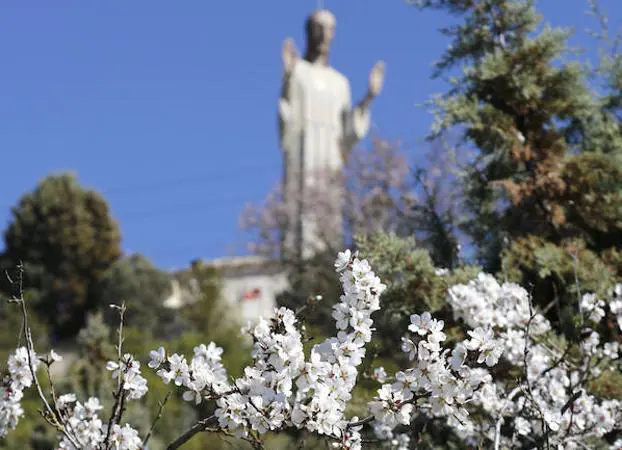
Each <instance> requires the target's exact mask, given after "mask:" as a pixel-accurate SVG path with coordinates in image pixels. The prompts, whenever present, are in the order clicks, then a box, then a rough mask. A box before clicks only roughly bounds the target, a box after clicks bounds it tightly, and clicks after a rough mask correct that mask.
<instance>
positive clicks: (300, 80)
mask: <svg viewBox="0 0 622 450" xmlns="http://www.w3.org/2000/svg"><path fill="white" fill-rule="evenodd" d="M335 27H336V20H335V17H334V16H333V14H332V13H331V12H329V11H327V10H323V9H322V10H317V11H315V12H314V13H313V14H311V15H310V16H309V17H308V18H307V21H306V24H305V31H306V38H307V48H306V53H305V56H304V58H302V59H301V58H299V57H298V52H297V50H296V47H295V45H294V42H293V40H292V39H286V40H285V41H284V43H283V49H282V62H283V80H282V91H281V96H280V99H279V137H280V146H281V149H282V150H283V152H284V159H285V161H284V167H285V173H284V183H283V184H284V196H285V204H286V208H287V210H288V224H287V226H286V228H285V229H284V230H283V238H284V249H283V250H284V253H287V252H289V256H293V255H292V252H294V254H295V256H297V257H302V258H305V259H306V258H308V257H311V256H312V255H313V254H314V253H315V252H316V251H318V250H321V249H325V248H327V243H326V242H325V241H326V239H322V238H320V235H319V230H320V229H321V228H324V229H325V228H327V227H332V228H335V229H334V236H333V237H332V238H331V239H334V240H337V242H334V244H335V246H338V247H339V246H341V245H342V244H339V242H338V239H341V240H342V241H343V237H342V230H341V227H342V223H341V207H340V205H341V201H342V198H341V197H342V195H341V194H340V189H338V188H335V187H334V186H333V188H332V189H331V190H332V192H327V193H326V195H327V196H329V197H331V203H332V205H333V209H334V213H333V217H325V218H323V219H322V224H321V225H322V226H321V227H320V224H319V223H318V220H317V217H314V214H313V211H310V210H309V209H312V208H313V205H312V204H311V205H309V204H308V203H309V202H308V201H306V200H305V197H306V194H307V193H308V192H310V191H311V190H314V189H316V190H317V188H319V187H322V186H321V184H322V181H321V179H323V178H325V177H326V176H327V175H330V174H331V173H333V174H338V173H340V172H341V169H342V168H343V165H344V161H345V160H346V158H347V157H348V154H349V152H350V151H351V150H352V148H353V147H354V145H356V144H357V143H358V142H359V141H360V140H361V139H363V138H364V137H365V136H366V135H367V133H368V131H369V126H370V111H369V107H370V104H371V102H372V100H373V99H374V98H375V97H376V96H377V95H378V94H379V93H380V91H381V90H382V86H383V83H384V72H385V66H384V63H383V62H382V61H379V62H377V63H376V64H375V65H374V66H373V68H372V70H371V73H370V75H369V88H368V91H367V94H366V95H365V96H364V97H363V99H362V100H361V101H360V102H359V103H358V104H357V105H356V106H354V107H353V106H352V102H351V93H350V83H349V81H348V79H347V78H346V77H345V76H344V75H342V74H341V73H340V72H338V71H337V70H335V69H334V68H333V67H331V66H330V64H329V53H330V46H331V43H332V41H333V38H334V36H335ZM315 216H317V214H315Z"/></svg>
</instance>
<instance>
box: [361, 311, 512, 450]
mask: <svg viewBox="0 0 622 450" xmlns="http://www.w3.org/2000/svg"><path fill="white" fill-rule="evenodd" d="M410 322H411V323H410V325H409V326H408V330H409V331H410V332H411V334H408V335H406V336H405V337H403V338H402V350H403V351H404V353H406V354H407V355H408V359H409V360H410V361H411V362H412V363H413V367H411V368H408V369H406V370H404V371H399V372H397V373H396V374H395V377H394V379H393V382H392V383H387V384H383V385H382V387H381V388H380V389H379V390H378V395H377V396H376V397H375V398H374V399H373V400H372V401H370V402H369V404H368V407H369V410H370V412H371V413H372V414H373V416H374V418H375V420H376V423H375V424H374V431H375V433H376V436H377V437H378V438H380V439H385V440H387V439H388V440H391V442H392V447H393V448H395V449H400V450H401V449H407V448H409V447H408V444H409V438H408V436H406V435H404V434H395V433H394V429H395V428H396V427H397V426H399V425H410V423H411V421H412V419H413V417H414V415H416V414H424V415H427V416H431V417H444V418H446V421H447V423H448V424H451V425H452V426H454V427H455V428H457V429H462V430H472V429H473V427H474V426H473V424H472V423H471V421H470V419H469V411H468V410H467V406H468V403H469V402H471V401H472V399H473V397H474V396H475V395H476V393H477V391H478V390H479V389H482V387H483V386H485V385H486V384H489V383H490V382H491V380H492V377H491V376H490V374H489V373H488V372H487V371H486V370H485V369H483V368H480V367H470V366H469V365H467V364H466V362H467V361H469V360H470V361H472V362H473V363H475V364H485V366H486V367H492V366H494V365H495V364H497V362H498V361H499V358H500V356H501V353H502V350H503V349H502V347H501V344H500V342H499V341H498V340H496V339H495V338H494V336H493V334H492V333H491V331H490V330H489V329H484V328H481V327H478V328H476V329H475V330H471V331H469V332H468V334H469V336H470V339H467V340H464V341H462V342H459V343H458V344H457V345H455V346H454V348H453V350H451V351H450V350H449V349H446V348H443V343H444V341H445V340H446V339H447V336H446V335H445V333H444V332H443V328H444V322H443V321H442V320H437V319H434V318H433V317H432V316H431V314H430V313H429V312H424V313H423V314H421V315H419V314H413V315H411V316H410ZM415 404H416V406H417V409H415ZM393 441H395V442H393Z"/></svg>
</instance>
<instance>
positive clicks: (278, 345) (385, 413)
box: [0, 250, 622, 450]
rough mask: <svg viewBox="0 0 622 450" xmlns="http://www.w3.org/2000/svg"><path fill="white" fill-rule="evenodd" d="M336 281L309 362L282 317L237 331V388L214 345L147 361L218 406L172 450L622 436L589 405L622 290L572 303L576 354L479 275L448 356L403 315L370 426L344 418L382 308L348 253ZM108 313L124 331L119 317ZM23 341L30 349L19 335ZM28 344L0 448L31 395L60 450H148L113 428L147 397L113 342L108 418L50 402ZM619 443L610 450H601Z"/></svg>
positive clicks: (378, 375)
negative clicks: (291, 434) (233, 441)
mask: <svg viewBox="0 0 622 450" xmlns="http://www.w3.org/2000/svg"><path fill="white" fill-rule="evenodd" d="M335 270H336V272H337V273H338V274H339V276H340V282H341V284H342V287H343V294H342V295H341V296H340V299H339V302H337V303H336V304H335V305H334V306H333V311H332V317H333V318H334V320H335V326H336V333H335V336H334V337H331V338H328V339H326V340H325V341H323V342H320V343H317V344H315V345H313V346H312V347H311V349H310V350H307V352H305V349H304V346H303V343H304V342H305V337H304V326H302V325H301V324H300V323H299V321H298V318H297V316H296V313H294V312H293V311H291V310H289V309H287V308H278V309H276V310H275V311H274V314H273V316H272V317H271V318H260V319H259V320H258V321H257V322H256V323H250V324H249V325H248V326H247V327H246V328H245V329H244V330H243V333H245V334H246V335H247V336H248V337H249V338H250V339H251V342H252V350H251V357H252V359H253V362H252V364H251V365H250V366H248V367H246V368H245V369H244V372H243V375H242V376H241V377H239V378H237V379H230V378H229V377H228V375H227V371H226V370H225V367H224V365H223V363H222V353H223V350H222V348H219V347H218V346H217V345H216V344H215V343H213V342H211V343H209V344H208V345H207V346H206V345H204V344H201V345H198V346H197V347H195V348H194V349H193V352H194V354H193V356H192V358H191V359H189V360H188V359H186V357H185V356H184V355H180V354H177V353H174V354H168V353H167V351H166V350H165V348H164V347H160V348H158V349H156V350H153V351H151V353H150V355H149V356H150V361H149V363H148V366H149V367H150V368H151V369H153V370H155V371H156V373H157V375H158V376H159V377H160V378H161V380H162V381H163V382H164V383H165V384H171V385H174V386H177V387H179V390H180V391H182V397H183V399H184V400H186V401H189V402H193V403H194V404H201V403H202V402H206V401H212V402H213V403H212V404H213V405H214V404H215V411H214V414H213V416H210V417H208V418H205V419H202V420H201V421H200V422H199V423H197V425H195V426H194V427H193V428H191V429H190V430H189V431H188V432H187V433H184V435H182V436H180V438H179V439H178V441H175V442H173V443H172V444H171V445H170V446H169V448H173V449H174V448H178V447H179V446H180V445H182V444H183V443H184V442H186V441H187V439H188V438H189V437H188V435H187V434H188V433H189V432H191V434H190V436H191V435H192V433H197V432H199V431H204V430H207V429H209V430H216V431H218V430H222V431H225V432H227V433H230V434H233V435H237V436H240V437H242V438H244V439H246V440H248V441H251V442H252V443H254V444H257V445H255V446H256V447H257V448H262V447H261V441H262V436H263V435H264V434H265V433H267V432H268V431H280V430H284V429H286V428H297V429H299V430H305V431H308V432H311V433H315V434H318V435H321V436H324V437H325V438H327V439H328V440H329V441H331V443H332V446H333V448H336V449H344V450H346V449H347V450H359V449H362V448H363V442H364V439H363V435H364V433H365V436H368V434H367V433H372V432H373V434H374V435H375V439H376V440H379V441H382V442H383V444H382V445H383V446H384V448H389V449H392V450H407V449H409V448H410V447H411V445H412V443H411V439H412V438H413V436H414V435H413V434H412V432H413V427H414V425H413V421H414V420H415V419H418V421H419V422H421V421H422V420H423V422H425V421H428V420H430V421H441V422H442V423H444V424H447V425H449V426H450V427H451V428H453V430H454V431H455V433H456V435H457V436H459V437H460V438H462V439H463V440H464V441H465V443H466V444H468V445H473V446H481V445H482V438H484V439H487V440H489V441H490V443H494V448H495V449H499V448H514V447H517V446H519V447H521V446H525V445H526V446H528V447H527V448H537V447H541V446H542V444H543V442H546V443H547V445H550V446H563V448H567V449H574V448H590V445H591V443H592V442H593V440H594V439H600V438H602V437H603V436H605V435H607V434H610V433H611V432H612V431H614V430H619V428H620V425H619V424H621V423H622V402H620V401H618V400H607V399H602V398H599V397H597V396H596V395H595V394H593V393H591V392H590V390H589V389H588V385H589V382H590V381H592V380H594V379H595V378H597V377H599V376H600V375H602V374H604V373H606V371H615V370H618V371H619V370H620V369H621V367H620V353H621V351H620V346H619V344H618V343H617V342H602V340H603V336H602V335H601V334H600V333H599V330H600V329H601V328H603V326H604V324H605V322H606V321H607V320H609V322H607V323H609V324H611V321H610V319H612V318H613V321H614V322H615V323H617V325H618V327H620V329H621V331H622V285H618V286H617V287H616V288H615V289H614V290H613V292H612V295H611V299H607V301H606V300H603V299H600V298H598V297H597V296H595V295H593V294H586V295H584V296H582V298H581V299H580V301H579V302H578V305H577V306H578V309H579V310H580V311H581V313H582V317H583V322H582V325H581V330H582V333H583V334H582V336H583V337H582V339H581V342H580V343H579V345H578V346H575V347H572V348H571V346H570V344H567V343H565V341H563V340H561V343H560V339H559V338H557V339H552V337H553V334H552V327H551V324H550V323H549V322H548V320H547V319H546V318H545V317H544V316H543V315H542V314H540V313H538V312H534V311H533V310H532V306H531V304H530V298H529V296H528V294H527V292H526V291H525V290H524V289H522V288H521V287H519V286H518V285H515V284H512V283H504V284H499V283H498V282H497V281H496V280H495V279H494V278H493V277H492V276H490V275H485V274H480V275H479V276H478V277H477V278H476V279H475V280H472V281H471V282H470V283H467V284H460V285H455V286H453V287H451V288H450V289H449V291H448V295H447V302H448V305H449V306H450V307H451V310H452V312H453V315H454V320H455V321H457V322H458V323H460V322H462V323H464V324H465V325H466V327H465V329H464V330H463V331H464V334H463V335H462V336H461V337H458V338H457V339H456V338H453V339H451V341H452V343H451V344H452V345H448V344H449V341H450V339H449V338H448V334H446V329H445V323H444V321H443V320H439V319H437V318H434V317H432V315H431V314H430V313H429V312H423V313H422V314H412V315H411V316H410V324H409V325H408V332H407V334H406V335H404V337H403V338H402V340H401V350H402V351H403V352H404V358H403V360H404V361H407V367H406V368H403V369H402V370H399V371H397V372H396V373H395V374H393V375H389V374H387V371H386V370H385V369H384V368H383V367H377V368H375V369H374V370H373V372H372V375H371V378H372V379H373V380H376V381H377V382H378V383H379V384H380V387H379V389H378V390H377V393H376V395H375V396H374V398H372V399H371V401H369V402H368V403H367V405H366V406H367V411H368V415H366V416H365V417H363V418H359V417H356V416H355V417H347V414H346V410H347V407H348V405H349V404H350V403H351V400H352V395H353V394H352V392H353V390H354V388H355V385H356V383H357V380H358V376H359V367H360V366H361V364H362V362H363V360H364V358H365V355H366V345H367V344H368V343H369V342H370V341H371V339H372V333H373V331H374V328H373V319H372V314H373V313H374V312H375V311H378V310H379V309H380V296H381V294H382V292H383V291H384V290H385V289H386V286H385V285H384V284H382V282H381V280H380V279H379V277H377V276H376V275H375V273H374V272H373V271H372V269H371V267H370V265H369V263H368V262H367V261H366V260H363V259H359V258H358V255H357V254H353V253H352V252H350V251H349V250H346V251H344V252H342V253H339V255H338V257H337V259H336V261H335ZM22 301H23V300H22ZM115 307H116V306H115ZM116 308H117V309H119V310H120V312H121V324H122V321H123V312H124V311H125V309H124V308H125V307H124V306H123V307H121V308H119V307H116ZM121 329H122V327H120V331H121ZM25 336H26V337H27V338H29V336H30V335H29V331H28V332H27V333H26V334H25ZM27 341H28V346H26V347H20V348H18V349H17V350H16V351H15V353H14V354H12V355H11V356H10V357H9V360H8V364H7V365H8V371H7V374H6V377H4V378H2V381H1V383H0V438H1V437H3V436H4V435H6V434H7V433H8V432H9V430H11V429H14V428H15V426H16V425H17V423H18V421H19V419H20V417H21V416H22V415H23V414H24V411H23V409H22V407H21V404H20V401H21V399H22V397H23V390H24V389H26V388H29V387H32V386H35V387H36V388H37V391H38V393H39V395H40V398H41V400H42V403H43V404H44V406H45V408H44V410H45V415H44V417H46V420H48V421H49V422H50V424H52V425H53V426H54V427H55V428H56V429H57V430H59V432H60V435H59V444H58V447H57V448H58V449H59V450H60V449H62V450H77V449H93V450H95V449H106V450H108V449H115V450H138V449H143V448H147V441H148V439H149V436H150V434H151V432H149V434H147V436H146V437H145V438H144V439H141V437H140V436H139V433H138V431H137V430H136V429H135V428H133V427H132V426H131V425H130V424H128V423H124V422H123V420H122V416H123V412H124V410H125V406H124V405H125V402H127V401H132V400H139V399H141V398H143V397H144V396H145V394H146V393H147V392H148V387H147V381H146V379H145V378H144V377H143V376H142V374H141V364H140V362H139V361H138V360H137V359H136V358H135V357H134V356H133V355H131V354H129V353H126V354H123V352H122V351H121V343H122V338H121V333H120V339H119V346H118V350H119V354H118V359H117V360H116V361H109V362H108V364H107V365H106V368H107V370H108V371H109V372H110V373H111V376H112V379H113V380H116V383H117V389H116V391H115V393H114V405H113V406H112V410H111V411H110V412H109V413H103V412H102V410H103V409H104V408H103V406H102V404H101V403H100V401H99V399H97V398H89V399H88V400H87V401H86V402H84V403H82V402H80V401H79V400H78V398H77V396H76V395H75V394H73V393H69V394H64V395H60V396H58V397H56V396H55V395H54V394H53V395H52V398H51V399H47V398H46V397H45V395H44V394H43V393H42V390H41V387H40V384H39V383H38V378H37V377H36V373H37V371H38V369H39V367H40V365H42V363H43V364H44V365H46V366H47V367H48V369H49V366H50V365H51V364H53V363H54V362H56V361H58V360H60V357H59V356H58V355H57V354H56V353H54V352H53V351H52V352H50V353H49V355H47V356H46V357H41V356H38V355H37V354H35V352H34V350H33V348H34V345H33V344H32V340H31V339H27ZM500 362H501V364H500ZM616 364H617V365H616ZM48 373H49V372H48ZM499 373H505V374H504V375H501V376H499ZM508 373H510V374H512V375H510V376H508V375H507V374H508ZM33 374H35V376H33ZM51 381H52V380H50V382H51ZM158 417H159V414H158ZM156 420H157V418H156ZM154 425H155V423H154V424H153V425H152V428H151V429H152V430H153V426H154ZM366 427H367V429H366ZM404 431H407V432H408V433H406V432H404ZM621 444H622V441H617V442H616V443H613V444H612V446H611V447H610V448H612V449H613V448H620V447H622V445H621ZM484 446H488V447H492V446H493V445H484ZM559 448H561V447H559Z"/></svg>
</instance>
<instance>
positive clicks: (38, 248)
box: [0, 174, 121, 336]
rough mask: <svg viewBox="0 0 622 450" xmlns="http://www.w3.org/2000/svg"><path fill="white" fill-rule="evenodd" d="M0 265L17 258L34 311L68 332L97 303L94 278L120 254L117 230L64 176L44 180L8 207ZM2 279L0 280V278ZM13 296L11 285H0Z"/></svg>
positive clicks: (89, 195)
mask: <svg viewBox="0 0 622 450" xmlns="http://www.w3.org/2000/svg"><path fill="white" fill-rule="evenodd" d="M4 242H5V251H4V255H3V258H2V259H3V264H2V265H3V268H5V269H7V270H9V271H13V270H14V269H15V268H16V267H17V266H18V265H19V264H20V262H23V264H24V268H25V272H24V286H25V287H28V288H33V289H35V290H36V291H37V293H38V297H39V298H38V299H37V301H36V304H35V306H36V310H37V312H38V313H39V314H40V315H41V316H42V317H46V318H47V319H48V320H49V321H50V323H51V324H52V325H53V326H54V327H55V330H56V332H57V333H58V334H59V335H60V336H68V335H69V336H72V335H74V334H75V333H76V332H77V331H78V330H79V329H80V328H81V326H82V325H83V324H84V320H85V314H86V312H87V311H89V310H92V309H93V308H94V307H95V306H96V304H97V301H98V294H99V282H100V281H101V279H102V277H103V276H104V273H105V272H106V270H107V269H108V268H109V267H110V265H111V264H112V263H113V262H114V261H116V260H117V259H118V258H119V256H120V255H121V249H120V232H119V228H118V225H117V223H116V222H115V221H114V220H113V219H112V218H111V217H110V213H109V210H108V205H107V203H106V201H105V200H104V199H103V198H102V197H101V196H100V195H99V194H97V193H96V192H93V191H90V190H86V189H84V188H82V187H81V186H80V185H79V184H78V182H77V180H76V179H75V177H74V176H72V175H70V174H63V175H54V176H49V177H47V178H45V179H44V180H43V181H41V183H39V185H38V186H37V187H36V189H35V190H34V191H33V192H31V193H28V194H26V195H24V196H23V197H22V198H21V200H20V201H19V204H18V205H17V206H16V207H14V208H13V209H12V218H11V221H10V224H9V226H8V228H7V229H6V231H5V233H4ZM3 281H4V280H3ZM0 288H2V290H4V291H5V292H6V293H7V294H8V295H16V292H14V290H15V288H16V285H15V284H12V285H11V284H9V283H7V282H4V283H3V285H1V286H0Z"/></svg>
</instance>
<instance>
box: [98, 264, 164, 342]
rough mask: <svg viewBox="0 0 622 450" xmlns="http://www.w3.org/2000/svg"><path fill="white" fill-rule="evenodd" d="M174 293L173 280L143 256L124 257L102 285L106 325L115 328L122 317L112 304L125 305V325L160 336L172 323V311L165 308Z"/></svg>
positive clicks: (115, 265) (110, 270)
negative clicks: (170, 295) (165, 303)
mask: <svg viewBox="0 0 622 450" xmlns="http://www.w3.org/2000/svg"><path fill="white" fill-rule="evenodd" d="M170 293H171V276H170V275H169V274H168V273H166V272H163V271H161V270H159V269H157V268H156V267H154V266H153V265H152V264H151V262H150V261H149V260H148V259H147V258H146V257H144V256H143V255H140V254H133V255H129V256H125V257H123V258H121V259H119V260H118V261H116V262H115V263H114V264H113V265H112V266H111V267H110V269H108V271H107V272H106V274H105V275H104V277H103V279H102V282H101V297H102V299H101V304H102V310H103V311H104V315H105V317H106V323H107V324H109V325H110V326H116V324H117V323H118V321H119V314H118V313H117V312H116V311H115V310H111V309H110V308H108V305H110V304H118V305H119V304H121V303H122V302H125V306H126V307H127V313H126V315H125V325H126V326H129V327H137V328H139V329H141V330H142V331H143V332H145V333H152V334H154V335H158V333H159V334H161V333H162V332H163V331H164V330H165V328H166V327H165V326H166V325H167V324H169V323H171V322H172V321H173V311H171V310H170V309H167V308H165V307H164V306H163V302H164V300H165V299H166V297H167V296H168V295H169V294H170Z"/></svg>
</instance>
